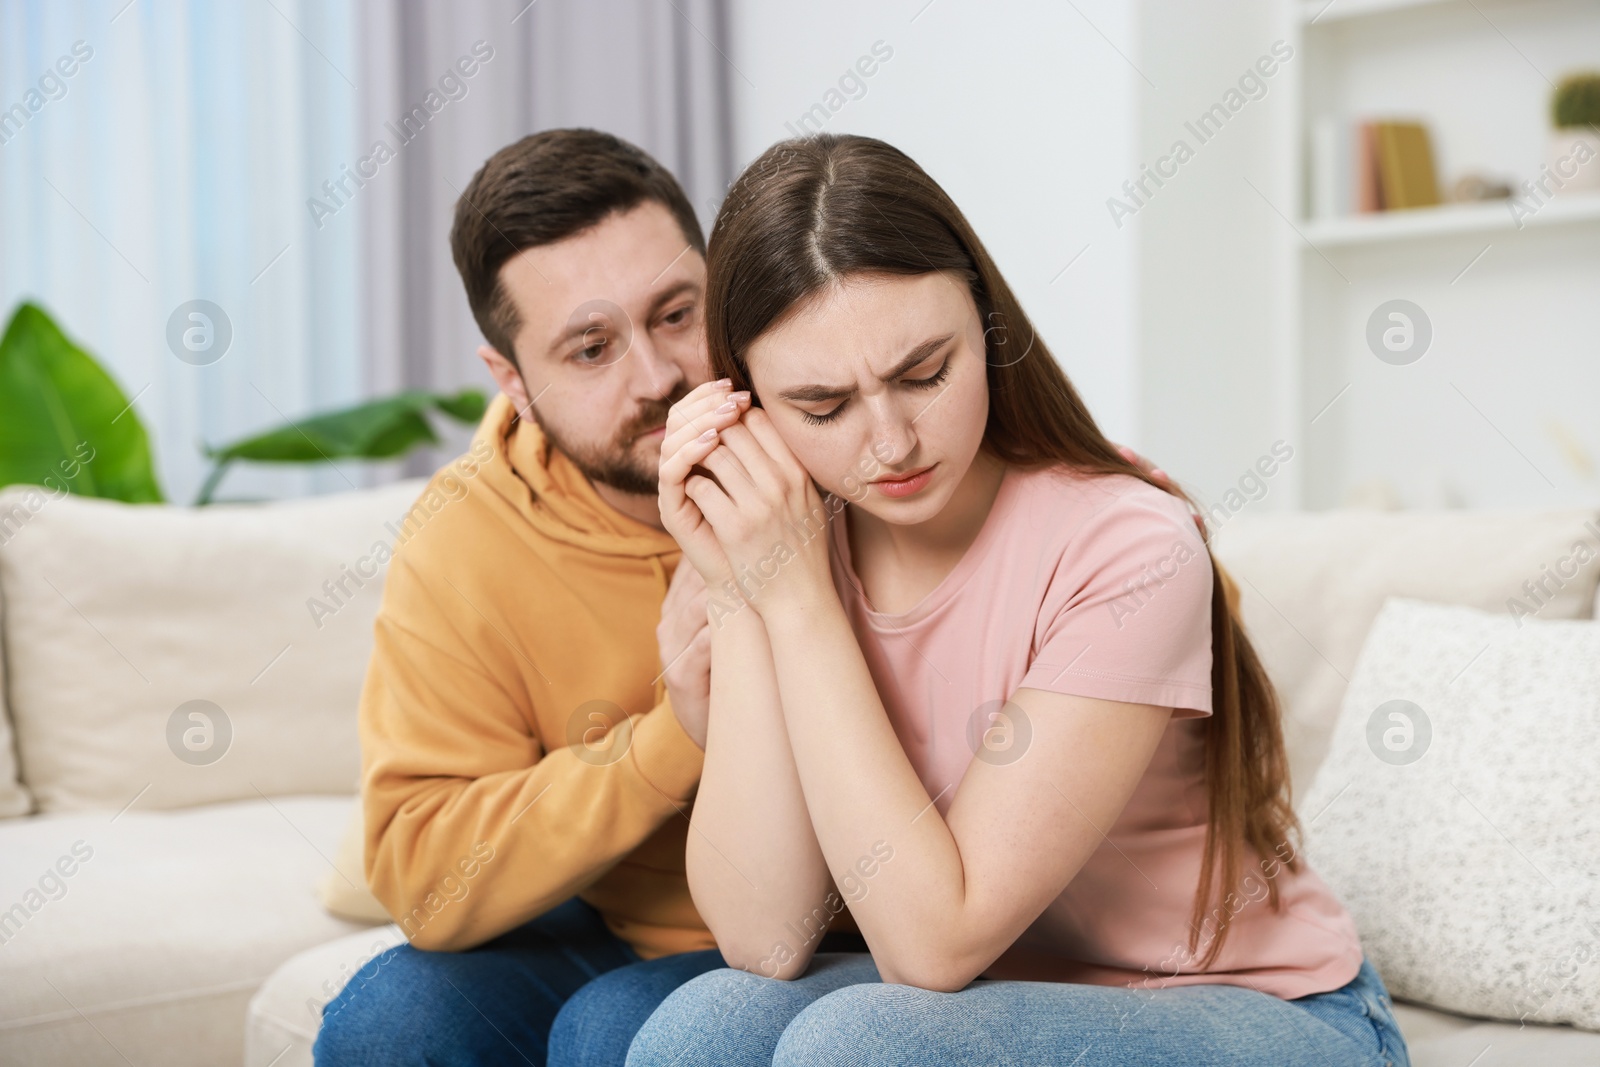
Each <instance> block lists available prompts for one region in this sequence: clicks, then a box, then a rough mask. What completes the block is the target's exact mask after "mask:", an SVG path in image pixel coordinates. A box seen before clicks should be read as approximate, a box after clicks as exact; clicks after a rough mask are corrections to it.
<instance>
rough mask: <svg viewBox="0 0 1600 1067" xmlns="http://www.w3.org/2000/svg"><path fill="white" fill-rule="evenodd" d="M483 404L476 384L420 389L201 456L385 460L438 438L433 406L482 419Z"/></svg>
mask: <svg viewBox="0 0 1600 1067" xmlns="http://www.w3.org/2000/svg"><path fill="white" fill-rule="evenodd" d="M486 405H487V401H486V400H485V399H484V395H483V393H482V392H480V391H479V390H477V389H467V390H464V391H462V392H460V393H457V394H455V395H454V396H450V395H447V394H439V393H429V392H425V391H423V390H420V389H413V390H409V391H407V392H404V393H398V394H396V395H394V396H391V397H386V398H384V399H382V400H372V401H368V402H367V403H365V404H358V405H356V406H355V407H351V408H344V409H342V410H340V411H330V412H326V413H324V414H321V415H313V416H311V417H310V418H306V419H300V420H299V421H296V422H291V423H288V424H286V425H284V426H280V427H278V428H277V429H275V430H268V431H267V432H266V433H262V434H257V435H255V436H254V437H246V438H244V439H243V440H240V441H235V442H233V443H232V444H228V445H222V446H221V447H219V448H207V449H206V450H205V452H206V455H207V456H209V457H211V458H212V459H214V460H218V461H220V462H231V461H232V460H236V459H244V460H252V461H254V462H256V463H316V462H319V461H321V460H330V459H388V458H390V457H393V456H398V455H401V454H403V453H405V452H408V451H410V450H411V449H412V448H414V447H416V446H417V445H419V444H437V443H438V441H439V438H438V436H437V435H435V434H434V432H433V427H432V426H430V425H428V420H427V419H426V418H424V417H423V413H424V412H426V411H428V410H429V409H430V408H437V409H438V410H440V411H442V412H444V413H445V414H446V415H448V416H450V417H451V418H453V419H455V420H457V421H458V422H466V423H473V422H477V421H478V420H479V419H481V418H483V412H484V409H485V407H486Z"/></svg>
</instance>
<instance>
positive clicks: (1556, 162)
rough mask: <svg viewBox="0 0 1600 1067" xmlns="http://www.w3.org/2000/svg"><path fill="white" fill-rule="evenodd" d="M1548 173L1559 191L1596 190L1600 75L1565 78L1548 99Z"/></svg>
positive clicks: (1599, 153)
mask: <svg viewBox="0 0 1600 1067" xmlns="http://www.w3.org/2000/svg"><path fill="white" fill-rule="evenodd" d="M1550 125H1551V126H1552V127H1553V128H1554V129H1553V131H1552V133H1551V137H1550V158H1549V161H1548V162H1549V169H1550V172H1551V173H1552V174H1553V175H1554V178H1553V180H1554V181H1556V182H1558V183H1559V186H1558V187H1559V188H1561V189H1563V190H1565V189H1586V190H1593V189H1600V71H1589V72H1585V73H1581V74H1569V75H1567V76H1566V77H1565V78H1562V79H1561V82H1560V84H1558V85H1557V86H1556V90H1555V92H1554V93H1553V94H1552V95H1551V97H1550Z"/></svg>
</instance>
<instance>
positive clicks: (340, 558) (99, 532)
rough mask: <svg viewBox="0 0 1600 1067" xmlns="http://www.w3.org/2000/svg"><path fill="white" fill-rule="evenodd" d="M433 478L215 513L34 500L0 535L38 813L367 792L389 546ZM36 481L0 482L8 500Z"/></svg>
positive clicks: (13, 686)
mask: <svg viewBox="0 0 1600 1067" xmlns="http://www.w3.org/2000/svg"><path fill="white" fill-rule="evenodd" d="M424 484H425V483H424V482H422V481H419V480H411V481H407V482H401V483H398V484H395V485H390V486H385V487H383V488H381V489H371V490H361V491H356V492H349V493H339V494H334V495H329V496H320V497H311V498H308V499H303V500H292V501H282V502H275V503H268V504H221V505H216V506H213V507H207V508H187V507H167V506H161V505H150V504H138V505H130V504H121V503H116V502H113V501H107V500H93V499H86V498H83V497H73V496H66V497H61V498H59V499H55V500H51V501H49V502H48V503H47V504H46V505H45V506H44V507H42V508H40V509H38V510H37V511H36V512H34V513H32V515H31V517H30V518H29V519H28V521H27V523H26V524H25V525H23V526H22V527H21V528H20V529H19V530H17V531H16V532H15V533H14V534H13V535H12V536H10V537H9V538H8V539H6V540H5V541H4V543H3V544H0V587H3V589H4V597H5V609H6V617H5V638H6V642H5V644H6V658H7V664H6V666H7V674H8V676H9V677H8V679H7V681H8V683H9V688H10V697H11V700H10V705H11V717H12V723H13V724H14V726H15V729H16V738H17V750H18V755H19V756H20V761H21V770H22V778H23V780H24V781H25V782H26V784H27V785H28V787H29V788H30V789H31V790H32V792H33V795H34V798H35V799H36V800H37V802H38V804H39V807H40V809H41V810H44V811H71V810H81V809H86V808H110V809H113V810H117V809H121V808H122V807H124V806H126V805H128V804H130V803H133V802H134V801H135V798H137V802H138V804H139V806H140V808H142V809H149V808H173V807H182V806H187V805H193V804H204V803H211V802H215V801H224V800H240V799H248V800H254V799H257V798H258V797H259V796H261V795H267V796H275V795H282V794H289V793H345V794H348V793H353V792H355V791H356V788H357V785H358V777H359V773H360V750H359V746H358V743H357V738H356V704H357V700H358V698H359V695H360V692H361V682H362V679H363V677H364V675H365V671H366V663H367V659H368V657H369V656H370V654H371V649H372V620H373V617H374V616H375V615H376V613H377V609H378V602H379V599H380V597H381V593H382V581H383V575H384V572H385V569H384V567H383V566H382V565H381V564H380V563H379V562H378V558H379V557H380V556H381V558H382V559H384V560H386V559H387V556H388V551H389V547H390V546H391V545H393V543H394V541H395V540H396V534H395V531H396V530H398V529H400V528H401V523H402V522H403V521H404V516H405V515H406V512H407V511H408V509H410V508H411V506H412V504H413V502H414V501H416V499H417V496H418V494H419V493H420V492H421V490H422V488H423V486H424ZM27 491H28V490H26V489H22V488H13V489H8V490H6V491H5V493H3V494H0V514H4V513H5V512H6V510H7V507H8V506H9V505H10V504H12V503H15V501H16V500H17V498H18V496H19V495H20V494H22V493H26V492H27ZM444 506H448V504H446V505H444ZM426 514H427V513H423V518H424V520H425V519H426ZM413 521H415V520H413ZM380 546H381V548H382V552H381V553H377V554H375V550H376V549H377V548H379V547H380Z"/></svg>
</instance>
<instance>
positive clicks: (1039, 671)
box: [1020, 479, 1212, 719]
mask: <svg viewBox="0 0 1600 1067" xmlns="http://www.w3.org/2000/svg"><path fill="white" fill-rule="evenodd" d="M1119 481H1122V482H1123V483H1124V484H1123V485H1120V486H1118V487H1117V490H1118V491H1119V492H1120V495H1101V493H1092V494H1090V496H1089V498H1088V499H1085V498H1084V497H1079V498H1078V505H1079V508H1082V507H1084V506H1087V507H1088V509H1089V515H1088V516H1087V517H1085V518H1083V519H1082V521H1081V522H1080V523H1079V524H1078V527H1077V529H1076V531H1075V532H1074V533H1073V535H1072V536H1071V537H1070V539H1068V540H1067V541H1066V542H1065V545H1064V548H1063V549H1062V553H1061V557H1060V559H1059V560H1058V562H1057V564H1056V567H1055V570H1054V573H1053V574H1052V575H1051V577H1050V581H1049V585H1048V587H1047V588H1046V590H1045V595H1044V600H1043V604H1042V606H1041V609H1040V612H1039V619H1038V622H1037V624H1036V626H1035V631H1034V648H1035V652H1034V654H1033V657H1032V659H1031V661H1030V662H1029V666H1028V671H1027V673H1026V675H1024V677H1023V679H1022V682H1021V686H1020V687H1021V688H1027V689H1043V690H1046V691H1048V692H1052V693H1068V694H1072V695H1075V696H1087V697H1097V698H1099V699H1102V700H1117V701H1123V702H1126V703H1129V704H1154V705H1157V706H1161V707H1171V708H1174V709H1176V712H1175V717H1176V718H1182V719H1192V718H1202V717H1204V716H1207V715H1210V714H1211V592H1212V588H1211V587H1212V576H1211V571H1212V568H1211V558H1210V556H1209V555H1208V554H1207V553H1206V548H1205V545H1204V543H1203V542H1202V541H1201V539H1200V533H1199V531H1198V530H1197V529H1196V528H1195V525H1194V522H1193V520H1192V519H1191V518H1190V517H1189V514H1188V508H1187V507H1186V506H1185V505H1184V503H1183V501H1182V500H1181V499H1180V498H1178V497H1174V496H1172V495H1170V494H1168V493H1165V492H1163V491H1161V490H1159V489H1156V488H1154V487H1152V486H1147V485H1145V484H1144V483H1142V482H1134V481H1133V480H1132V479H1126V480H1119ZM1130 484H1131V486H1132V487H1131V488H1130V487H1129V485H1130ZM1091 501H1093V502H1091Z"/></svg>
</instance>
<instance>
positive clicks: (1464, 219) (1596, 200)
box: [1301, 191, 1600, 248]
mask: <svg viewBox="0 0 1600 1067" xmlns="http://www.w3.org/2000/svg"><path fill="white" fill-rule="evenodd" d="M1517 221H1518V220H1515V219H1513V218H1512V217H1511V202H1510V201H1509V200H1489V201H1484V202H1483V203H1477V204H1442V205H1440V206H1438V207H1424V208H1411V209H1409V210H1406V211H1380V212H1374V213H1372V214H1366V215H1352V216H1346V217H1345V218H1339V219H1318V220H1315V221H1308V222H1305V223H1303V224H1302V231H1301V232H1303V233H1304V234H1305V236H1306V240H1307V241H1310V242H1311V243H1312V244H1313V245H1316V246H1317V247H1318V248H1330V247H1342V246H1347V245H1364V244H1380V243H1382V242H1385V241H1403V240H1410V239H1414V238H1432V237H1450V236H1454V235H1456V234H1472V233H1496V232H1507V231H1509V232H1517V231H1518V230H1519V229H1534V228H1538V227H1547V226H1561V225H1571V224H1574V223H1583V222H1597V221H1600V192H1588V191H1584V192H1575V191H1573V192H1568V193H1566V194H1561V193H1557V194H1556V195H1555V197H1553V198H1552V199H1549V200H1546V201H1545V203H1544V205H1543V206H1542V207H1540V208H1538V209H1537V210H1536V211H1534V213H1533V214H1532V215H1529V216H1525V217H1524V218H1523V219H1522V220H1521V226H1520V227H1519V226H1518V225H1517ZM1301 247H1304V245H1302V246H1301Z"/></svg>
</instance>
